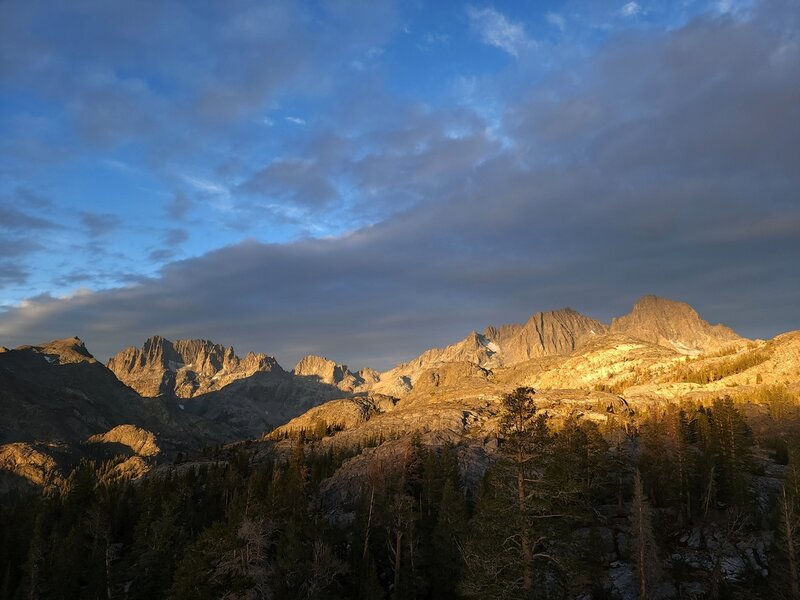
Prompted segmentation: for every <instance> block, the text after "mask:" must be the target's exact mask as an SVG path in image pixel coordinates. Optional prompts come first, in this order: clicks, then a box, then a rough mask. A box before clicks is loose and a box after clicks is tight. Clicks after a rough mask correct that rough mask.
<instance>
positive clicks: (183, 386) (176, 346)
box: [108, 336, 283, 398]
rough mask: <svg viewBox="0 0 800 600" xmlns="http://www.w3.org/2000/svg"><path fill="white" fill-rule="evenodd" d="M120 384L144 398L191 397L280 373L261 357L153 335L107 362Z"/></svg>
mask: <svg viewBox="0 0 800 600" xmlns="http://www.w3.org/2000/svg"><path fill="white" fill-rule="evenodd" d="M108 368H109V369H111V370H112V371H113V372H114V374H115V375H116V376H117V378H119V380H120V381H122V382H123V383H125V384H126V385H128V386H129V387H131V388H133V389H134V390H136V391H137V392H138V393H139V394H141V395H142V396H145V397H149V398H154V397H157V396H176V397H178V398H191V397H193V396H196V395H199V394H205V393H208V392H211V391H215V390H218V389H221V388H222V387H224V386H226V385H228V384H230V383H232V382H233V381H236V380H238V379H243V378H245V377H250V376H252V375H253V374H255V373H258V372H262V373H283V369H281V367H280V365H278V362H277V361H276V360H275V359H274V358H273V357H271V356H267V355H265V354H253V353H248V354H247V356H245V357H244V358H239V357H238V356H236V354H235V352H234V350H233V348H230V347H229V348H226V347H225V346H222V345H220V344H215V343H213V342H210V341H208V340H176V341H175V342H171V341H170V340H167V339H164V338H162V337H161V336H153V337H151V338H149V339H148V340H147V341H145V343H144V345H143V346H142V347H141V349H139V348H134V347H131V348H126V349H125V350H122V351H121V352H119V353H118V354H117V355H115V356H114V357H112V358H111V359H110V360H109V361H108Z"/></svg>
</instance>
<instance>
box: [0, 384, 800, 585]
mask: <svg viewBox="0 0 800 600" xmlns="http://www.w3.org/2000/svg"><path fill="white" fill-rule="evenodd" d="M533 399H534V392H533V390H530V389H528V388H520V389H517V390H515V391H514V392H511V393H509V394H507V395H506V396H505V397H504V398H503V407H504V412H503V416H502V420H501V426H500V430H499V432H498V440H499V451H498V455H497V456H498V459H497V460H496V461H495V462H494V463H493V466H492V467H491V468H489V470H488V471H487V472H486V473H485V475H484V477H483V479H482V481H480V483H479V484H478V485H475V486H467V485H465V483H464V481H463V480H462V469H461V468H460V465H459V460H458V447H457V444H455V445H453V444H444V445H441V446H438V447H431V446H427V445H425V444H423V443H422V441H421V440H420V439H417V440H416V441H415V442H414V443H412V444H411V445H410V446H409V450H408V451H407V452H405V453H404V454H403V456H402V457H401V459H400V460H399V462H398V464H396V465H394V468H392V469H380V468H374V469H373V470H372V471H370V472H369V473H368V474H367V476H366V477H364V478H363V480H362V481H360V482H359V483H360V494H359V496H358V497H357V499H356V500H355V501H352V502H350V503H349V504H346V505H342V506H340V507H338V510H337V511H336V512H335V513H331V512H330V511H328V510H326V509H324V508H323V506H322V503H321V502H320V496H321V487H322V486H323V485H325V482H326V481H327V478H328V477H329V476H330V475H331V474H333V472H334V471H335V470H336V469H337V467H338V466H339V465H341V464H342V463H343V462H344V461H347V460H348V459H349V457H350V456H352V455H354V454H355V453H357V452H359V451H360V448H353V449H352V450H351V451H343V450H331V449H328V450H325V451H319V450H318V448H319V444H318V442H317V441H316V440H315V439H314V436H311V435H309V436H308V437H306V436H305V435H298V436H297V438H296V439H295V441H294V443H293V445H292V449H291V451H290V452H280V451H278V450H277V446H273V445H272V443H271V442H264V443H261V444H250V443H245V444H238V445H235V446H231V447H227V448H216V449H208V450H207V451H206V452H205V455H204V456H198V457H195V458H194V459H193V460H191V461H187V460H185V459H181V460H178V461H176V462H175V463H174V464H171V465H164V466H162V467H160V468H158V469H156V470H155V471H153V472H152V473H151V474H150V475H148V476H146V477H145V478H143V479H140V480H136V481H130V480H125V479H120V478H119V476H118V475H117V474H115V471H114V470H113V461H112V462H111V463H104V464H96V463H91V462H83V463H81V464H80V465H79V466H78V467H77V468H76V469H75V470H74V471H73V472H72V474H71V475H70V476H69V477H68V478H67V480H66V481H65V483H64V484H63V485H62V486H61V488H60V489H59V490H58V491H54V492H53V493H52V494H51V495H49V496H47V497H33V496H20V495H16V494H8V495H6V496H4V497H3V499H2V503H1V504H0V557H2V559H1V563H0V600H10V599H12V598H13V599H16V598H87V599H88V598H129V599H132V600H133V599H144V598H176V599H177V598H209V599H211V598H229V599H233V598H254V599H255V598H298V599H300V598H304V599H311V598H363V599H378V598H393V599H412V598H419V599H423V598H486V599H489V598H612V597H613V598H636V597H639V598H662V597H664V598H666V597H673V598H693V597H696V598H706V597H708V598H738V597H745V596H747V597H749V598H775V597H786V598H797V597H798V595H797V594H798V591H797V590H798V587H797V586H798V566H797V560H798V558H797V556H798V555H797V551H798V545H799V544H800V454H798V451H797V445H796V444H795V442H793V441H792V440H791V439H790V436H786V435H784V434H783V433H781V434H779V435H772V434H770V433H769V431H768V430H767V429H765V428H764V427H763V424H762V425H760V426H759V427H760V429H759V431H754V429H753V427H751V425H750V424H749V423H748V420H747V419H746V418H745V416H744V414H743V412H742V411H741V410H740V407H739V406H737V405H735V404H734V403H733V402H732V401H731V400H730V399H724V398H723V399H718V400H716V401H713V402H712V403H708V404H705V405H701V404H697V405H685V404H684V405H681V406H680V407H678V406H668V407H667V408H664V409H662V410H659V411H655V410H654V411H651V412H650V413H648V414H641V415H636V414H630V413H629V414H626V415H620V416H618V417H615V418H614V419H610V420H609V421H608V422H606V423H604V424H603V425H602V427H600V426H598V425H596V424H595V423H594V422H592V421H591V420H586V419H583V418H580V417H578V416H573V417H570V418H567V419H566V420H562V421H560V422H558V423H556V421H555V420H554V419H553V418H552V417H551V415H549V414H548V413H547V412H546V411H544V410H537V408H536V405H535V403H534V401H533ZM784 408H785V407H784ZM787 410H788V409H787ZM790 416H793V417H794V418H796V415H794V414H793V415H790ZM782 422H783V423H786V422H787V421H786V418H784V420H783V421H782ZM284 443H285V442H284ZM756 444H758V445H756Z"/></svg>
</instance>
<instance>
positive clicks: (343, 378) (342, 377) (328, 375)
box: [292, 354, 363, 389]
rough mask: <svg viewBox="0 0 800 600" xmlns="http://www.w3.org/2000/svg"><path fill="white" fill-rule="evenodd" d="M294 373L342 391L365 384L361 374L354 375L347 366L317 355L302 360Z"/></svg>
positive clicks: (310, 355)
mask: <svg viewBox="0 0 800 600" xmlns="http://www.w3.org/2000/svg"><path fill="white" fill-rule="evenodd" d="M292 373H293V374H294V375H296V376H298V377H311V378H316V379H317V380H318V381H319V382H320V383H326V384H328V385H333V386H337V387H339V388H342V389H353V388H355V387H357V386H358V385H360V384H361V383H363V378H362V377H361V376H360V375H359V374H355V373H352V372H351V371H350V370H349V369H348V368H347V365H340V364H337V363H336V362H334V361H332V360H330V359H328V358H325V357H324V356H317V355H315V354H309V355H307V356H304V357H303V358H301V359H300V361H299V362H298V363H297V364H296V365H295V367H294V369H293V370H292Z"/></svg>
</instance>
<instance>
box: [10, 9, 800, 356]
mask: <svg viewBox="0 0 800 600" xmlns="http://www.w3.org/2000/svg"><path fill="white" fill-rule="evenodd" d="M787 6H788V5H787ZM784 10H785V9H784ZM521 62H523V61H515V62H514V63H513V65H512V66H511V69H512V70H511V72H510V73H509V74H508V76H509V77H514V78H516V79H523V78H520V77H518V75H519V70H518V69H520V68H521V66H520V63H521ZM568 75H569V76H565V75H564V73H563V72H561V73H557V74H554V75H552V76H550V77H543V78H537V79H536V80H535V81H534V82H527V80H522V81H519V84H518V85H517V86H516V87H515V89H514V94H513V96H512V95H509V96H507V97H505V98H504V99H505V105H506V107H507V109H506V110H505V112H504V113H502V114H501V115H500V117H499V121H498V122H492V123H489V122H488V120H487V119H485V118H483V117H481V116H480V115H479V114H476V113H475V112H473V111H470V110H469V109H467V108H463V107H462V108H452V107H451V108H447V107H443V108H432V107H430V106H422V105H418V104H409V103H405V104H404V103H400V102H398V101H393V100H392V99H391V98H386V97H384V96H381V95H380V94H379V93H373V89H372V88H369V87H366V88H363V87H362V88H359V89H358V91H357V93H356V92H355V91H353V93H352V95H351V96H346V95H345V96H342V97H341V98H340V102H338V103H337V104H338V105H337V106H333V107H331V112H330V115H328V118H329V119H330V122H331V123H335V126H330V127H326V126H322V125H320V126H318V127H315V128H314V131H304V132H303V133H302V135H299V133H300V132H298V135H297V136H296V137H297V138H298V140H297V141H296V145H294V146H292V147H291V148H289V149H287V152H286V153H284V154H282V156H281V158H279V159H272V160H271V161H269V162H268V163H267V164H266V165H265V163H264V162H261V163H259V165H258V168H257V169H256V171H255V173H253V172H249V175H250V178H249V179H248V178H247V177H245V178H243V179H241V180H238V179H231V180H230V181H243V182H244V184H243V187H241V188H238V187H237V188H234V189H233V190H232V191H233V192H235V194H233V195H235V196H237V197H238V196H240V195H251V196H253V197H256V201H253V198H252V197H248V202H252V206H251V208H252V211H253V212H252V213H247V217H248V220H250V219H249V217H250V216H251V215H254V216H255V215H257V213H258V211H259V206H263V202H266V201H263V196H260V195H262V194H264V195H266V194H274V193H288V194H290V195H291V200H292V203H296V204H297V205H298V206H299V207H301V208H299V209H298V210H300V212H301V213H302V212H303V211H308V212H309V213H310V214H312V215H313V216H312V218H311V220H312V221H315V224H318V225H325V226H326V227H327V226H328V224H329V223H328V221H327V220H326V218H325V217H323V216H320V215H326V216H327V213H325V212H324V211H322V212H319V211H317V212H314V211H315V204H314V202H315V200H314V199H315V198H320V197H325V191H326V190H327V187H326V186H332V187H333V188H335V189H336V190H337V192H338V193H340V194H341V195H342V196H343V197H342V198H341V199H340V202H341V203H340V202H339V201H337V202H336V203H334V204H333V207H334V209H333V210H332V211H331V212H332V213H333V216H332V217H331V220H332V221H334V222H335V225H336V226H338V227H340V228H341V230H343V231H346V232H347V233H344V234H340V235H338V236H335V237H331V238H329V239H308V238H302V239H299V240H297V241H295V242H292V243H286V244H277V243H273V244H267V243H259V242H256V241H247V242H242V243H238V244H233V245H230V246H227V247H225V248H221V249H218V250H215V251H212V252H207V253H205V254H203V255H201V256H197V257H194V258H190V259H185V260H180V261H174V262H171V263H169V264H167V265H165V266H164V267H163V268H162V270H161V271H160V272H159V273H158V274H157V275H155V276H153V277H151V278H144V279H140V280H138V281H136V282H133V283H130V284H125V285H120V286H119V287H117V288H115V289H109V290H105V291H98V292H93V293H87V294H83V295H81V296H77V297H72V298H66V299H56V298H52V297H49V296H41V297H38V298H35V299H32V300H30V301H29V302H28V303H27V304H26V305H24V306H20V307H17V308H12V309H9V310H6V311H5V312H4V313H2V315H0V337H2V338H3V339H4V340H5V341H4V343H5V344H6V345H9V344H21V343H25V342H30V341H31V340H41V339H47V338H54V337H62V336H67V335H75V334H78V335H80V336H81V337H82V338H84V339H85V340H86V341H87V343H88V344H89V347H90V349H91V350H92V351H93V352H95V353H96V354H98V356H100V357H102V358H105V357H107V356H109V355H110V354H112V353H114V352H116V351H117V350H119V349H120V348H122V347H124V346H127V345H130V344H139V343H141V342H142V341H143V340H144V338H146V337H147V336H148V335H150V334H153V333H160V334H162V335H166V336H168V337H169V336H172V337H207V338H212V339H216V340H218V341H220V342H222V343H226V344H234V345H235V346H236V347H237V350H239V351H247V350H259V351H265V352H271V353H274V354H276V355H277V356H278V358H279V359H280V360H281V362H282V363H284V364H285V365H287V366H291V364H292V363H293V362H294V360H296V359H297V358H299V357H300V356H301V355H303V354H305V353H310V352H314V353H322V354H326V355H329V356H331V357H333V358H335V359H337V360H340V361H345V362H347V363H349V364H351V365H353V366H361V365H372V366H375V367H378V368H381V367H388V366H390V365H391V364H392V363H394V362H396V361H398V360H401V359H406V358H409V357H411V356H413V355H414V354H415V353H418V352H420V351H421V350H423V349H425V348H426V347H429V346H433V345H441V344H444V343H447V342H450V341H454V340H456V339H459V338H460V337H462V336H463V335H464V334H465V333H466V332H468V331H469V330H470V329H473V328H476V329H480V328H482V327H483V326H484V325H486V324H490V323H494V324H497V323H503V322H509V321H520V320H523V319H525V318H527V316H528V315H529V314H530V313H532V312H534V311H536V310H541V309H548V308H558V307H561V306H563V305H564V304H571V305H573V306H574V307H575V308H576V309H578V310H581V311H583V312H585V313H588V314H590V315H592V316H595V317H598V318H601V319H608V318H610V317H611V316H614V315H618V314H621V313H623V312H625V311H626V310H628V309H629V308H630V305H631V303H632V302H633V300H635V298H637V297H638V296H640V295H642V294H644V293H657V294H661V295H665V296H668V297H674V298H677V299H682V300H686V301H689V302H690V303H692V304H693V305H695V307H696V308H698V310H699V311H700V313H701V314H702V315H703V316H704V317H706V318H708V319H709V320H712V321H715V322H716V321H722V322H725V323H727V324H729V325H731V326H733V327H734V328H735V329H737V330H739V331H740V332H741V333H743V334H746V335H752V336H771V335H773V334H775V333H777V332H779V331H782V330H787V329H796V328H797V327H798V323H797V306H798V303H800V284H798V282H797V280H796V279H797V278H796V277H793V276H792V275H793V274H794V273H795V272H796V269H797V267H796V265H797V263H798V260H800V237H798V235H797V224H798V223H800V205H798V203H797V198H798V194H800V174H799V173H798V169H797V165H798V164H800V146H798V140H799V139H800V47H798V45H797V43H796V37H795V29H793V25H792V23H791V22H787V20H786V19H784V18H782V13H781V11H779V10H778V9H776V8H775V4H774V3H767V4H765V5H764V8H763V10H761V11H760V12H758V13H757V14H754V15H753V17H752V18H751V19H748V20H745V21H739V20H734V19H729V18H716V17H701V18H697V19H694V20H693V21H691V22H689V23H688V24H686V25H685V26H683V27H678V28H674V29H671V30H669V31H666V32H662V33H659V32H649V31H648V32H647V34H646V35H645V34H640V33H626V34H623V35H617V36H613V35H612V36H611V37H610V38H609V40H608V42H607V43H606V44H605V45H604V46H603V47H602V48H601V49H600V51H599V52H597V53H596V54H595V55H593V56H590V57H588V58H586V59H584V60H583V61H582V62H576V63H575V64H573V65H571V69H570V72H569V74H568ZM263 108H264V107H263V106H261V107H260V110H261V111H262V112H260V113H259V114H263ZM315 123H316V120H315ZM309 129H311V128H309ZM262 131H263V130H262ZM500 138H502V140H503V141H502V142H500V141H498V139H500ZM225 151H227V148H226V149H225ZM312 157H313V158H312ZM203 181H205V180H203ZM305 186H308V187H305ZM317 186H319V187H318V188H317ZM195 187H197V186H195ZM206 187H208V186H206ZM201 188H202V185H201V186H200V187H199V188H197V189H198V193H200V191H199V190H200V189H201ZM315 189H316V190H317V191H315ZM319 190H322V192H321V193H320V192H319ZM211 191H212V190H211V189H209V190H206V193H211ZM259 199H261V200H262V203H261V204H259V201H258V200H259ZM288 204H290V203H288V202H287V203H285V204H284V206H286V205H288ZM323 204H324V203H323ZM336 208H338V209H339V212H337V211H336ZM261 212H264V211H263V210H262V211H261ZM262 218H264V217H262ZM266 218H273V215H272V214H269V215H268V216H267V217H266ZM253 220H255V219H253ZM164 256H166V255H164ZM166 260H169V259H168V258H166ZM17 277H19V274H18V275H17Z"/></svg>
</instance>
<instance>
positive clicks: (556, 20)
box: [545, 12, 567, 31]
mask: <svg viewBox="0 0 800 600" xmlns="http://www.w3.org/2000/svg"><path fill="white" fill-rule="evenodd" d="M545 19H546V20H547V22H548V23H550V25H552V26H553V27H555V28H556V29H558V30H559V31H564V28H565V27H566V24H567V23H566V20H565V19H564V16H563V15H560V14H558V13H554V12H549V13H547V14H546V15H545Z"/></svg>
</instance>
